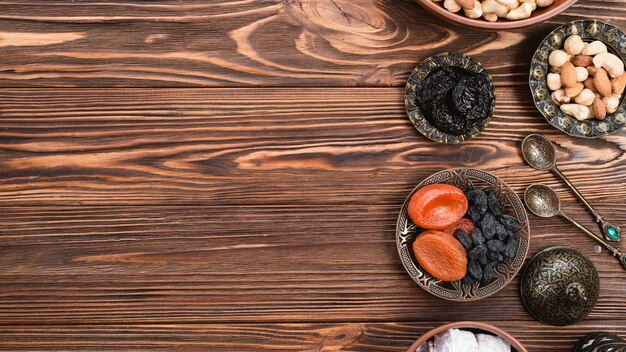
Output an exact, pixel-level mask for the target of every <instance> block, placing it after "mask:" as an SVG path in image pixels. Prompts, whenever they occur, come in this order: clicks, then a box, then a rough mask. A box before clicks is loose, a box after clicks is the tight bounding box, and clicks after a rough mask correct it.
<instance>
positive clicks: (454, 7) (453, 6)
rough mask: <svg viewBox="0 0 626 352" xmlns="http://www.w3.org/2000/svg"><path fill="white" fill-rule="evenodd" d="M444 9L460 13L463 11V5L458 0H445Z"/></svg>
mask: <svg viewBox="0 0 626 352" xmlns="http://www.w3.org/2000/svg"><path fill="white" fill-rule="evenodd" d="M443 7H445V8H446V10H448V11H450V12H459V11H461V9H462V7H461V5H459V4H458V3H457V2H456V0H445V1H444V2H443Z"/></svg>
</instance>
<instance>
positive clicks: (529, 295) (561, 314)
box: [520, 247, 600, 326]
mask: <svg viewBox="0 0 626 352" xmlns="http://www.w3.org/2000/svg"><path fill="white" fill-rule="evenodd" d="M520 290H521V294H522V301H523V302H524V306H526V309H527V310H528V312H529V313H530V314H531V315H532V316H533V317H534V318H535V319H537V320H539V321H541V322H543V323H546V324H551V325H558V326H564V325H571V324H574V323H576V322H577V321H580V320H582V319H584V318H585V317H586V316H587V315H589V313H590V312H591V310H592V309H593V307H594V306H595V304H596V302H597V301H598V294H599V291H600V279H599V277H598V271H597V270H596V267H595V266H594V265H593V263H592V262H591V261H590V260H589V259H587V257H585V256H584V255H583V254H582V253H580V252H578V251H577V250H574V249H572V248H568V247H550V248H546V249H544V250H542V251H540V252H539V253H537V254H536V255H535V256H534V257H533V258H532V259H531V260H530V261H529V262H528V264H526V267H525V268H524V272H523V273H522V278H521V283H520Z"/></svg>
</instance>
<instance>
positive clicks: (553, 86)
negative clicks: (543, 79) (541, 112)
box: [547, 73, 561, 90]
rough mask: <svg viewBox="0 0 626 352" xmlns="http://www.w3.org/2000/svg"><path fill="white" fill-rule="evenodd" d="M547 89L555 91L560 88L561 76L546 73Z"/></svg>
mask: <svg viewBox="0 0 626 352" xmlns="http://www.w3.org/2000/svg"><path fill="white" fill-rule="evenodd" d="M547 81H548V88H549V89H550V90H557V89H559V88H561V75H560V74H558V73H548V77H547Z"/></svg>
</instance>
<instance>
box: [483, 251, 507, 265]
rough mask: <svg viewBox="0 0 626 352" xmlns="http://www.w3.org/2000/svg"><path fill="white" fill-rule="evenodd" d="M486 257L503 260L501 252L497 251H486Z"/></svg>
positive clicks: (498, 260)
mask: <svg viewBox="0 0 626 352" xmlns="http://www.w3.org/2000/svg"><path fill="white" fill-rule="evenodd" d="M487 258H489V259H491V260H494V261H497V262H498V263H499V262H501V261H503V260H504V256H503V255H502V253H498V252H487Z"/></svg>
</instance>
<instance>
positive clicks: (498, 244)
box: [487, 240, 506, 253]
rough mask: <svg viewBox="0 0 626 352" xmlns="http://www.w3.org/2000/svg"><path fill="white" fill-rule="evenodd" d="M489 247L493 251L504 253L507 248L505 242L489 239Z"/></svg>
mask: <svg viewBox="0 0 626 352" xmlns="http://www.w3.org/2000/svg"><path fill="white" fill-rule="evenodd" d="M487 248H488V249H489V251H491V252H498V253H503V252H504V250H505V249H506V246H505V244H504V242H502V241H500V240H489V241H487Z"/></svg>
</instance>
